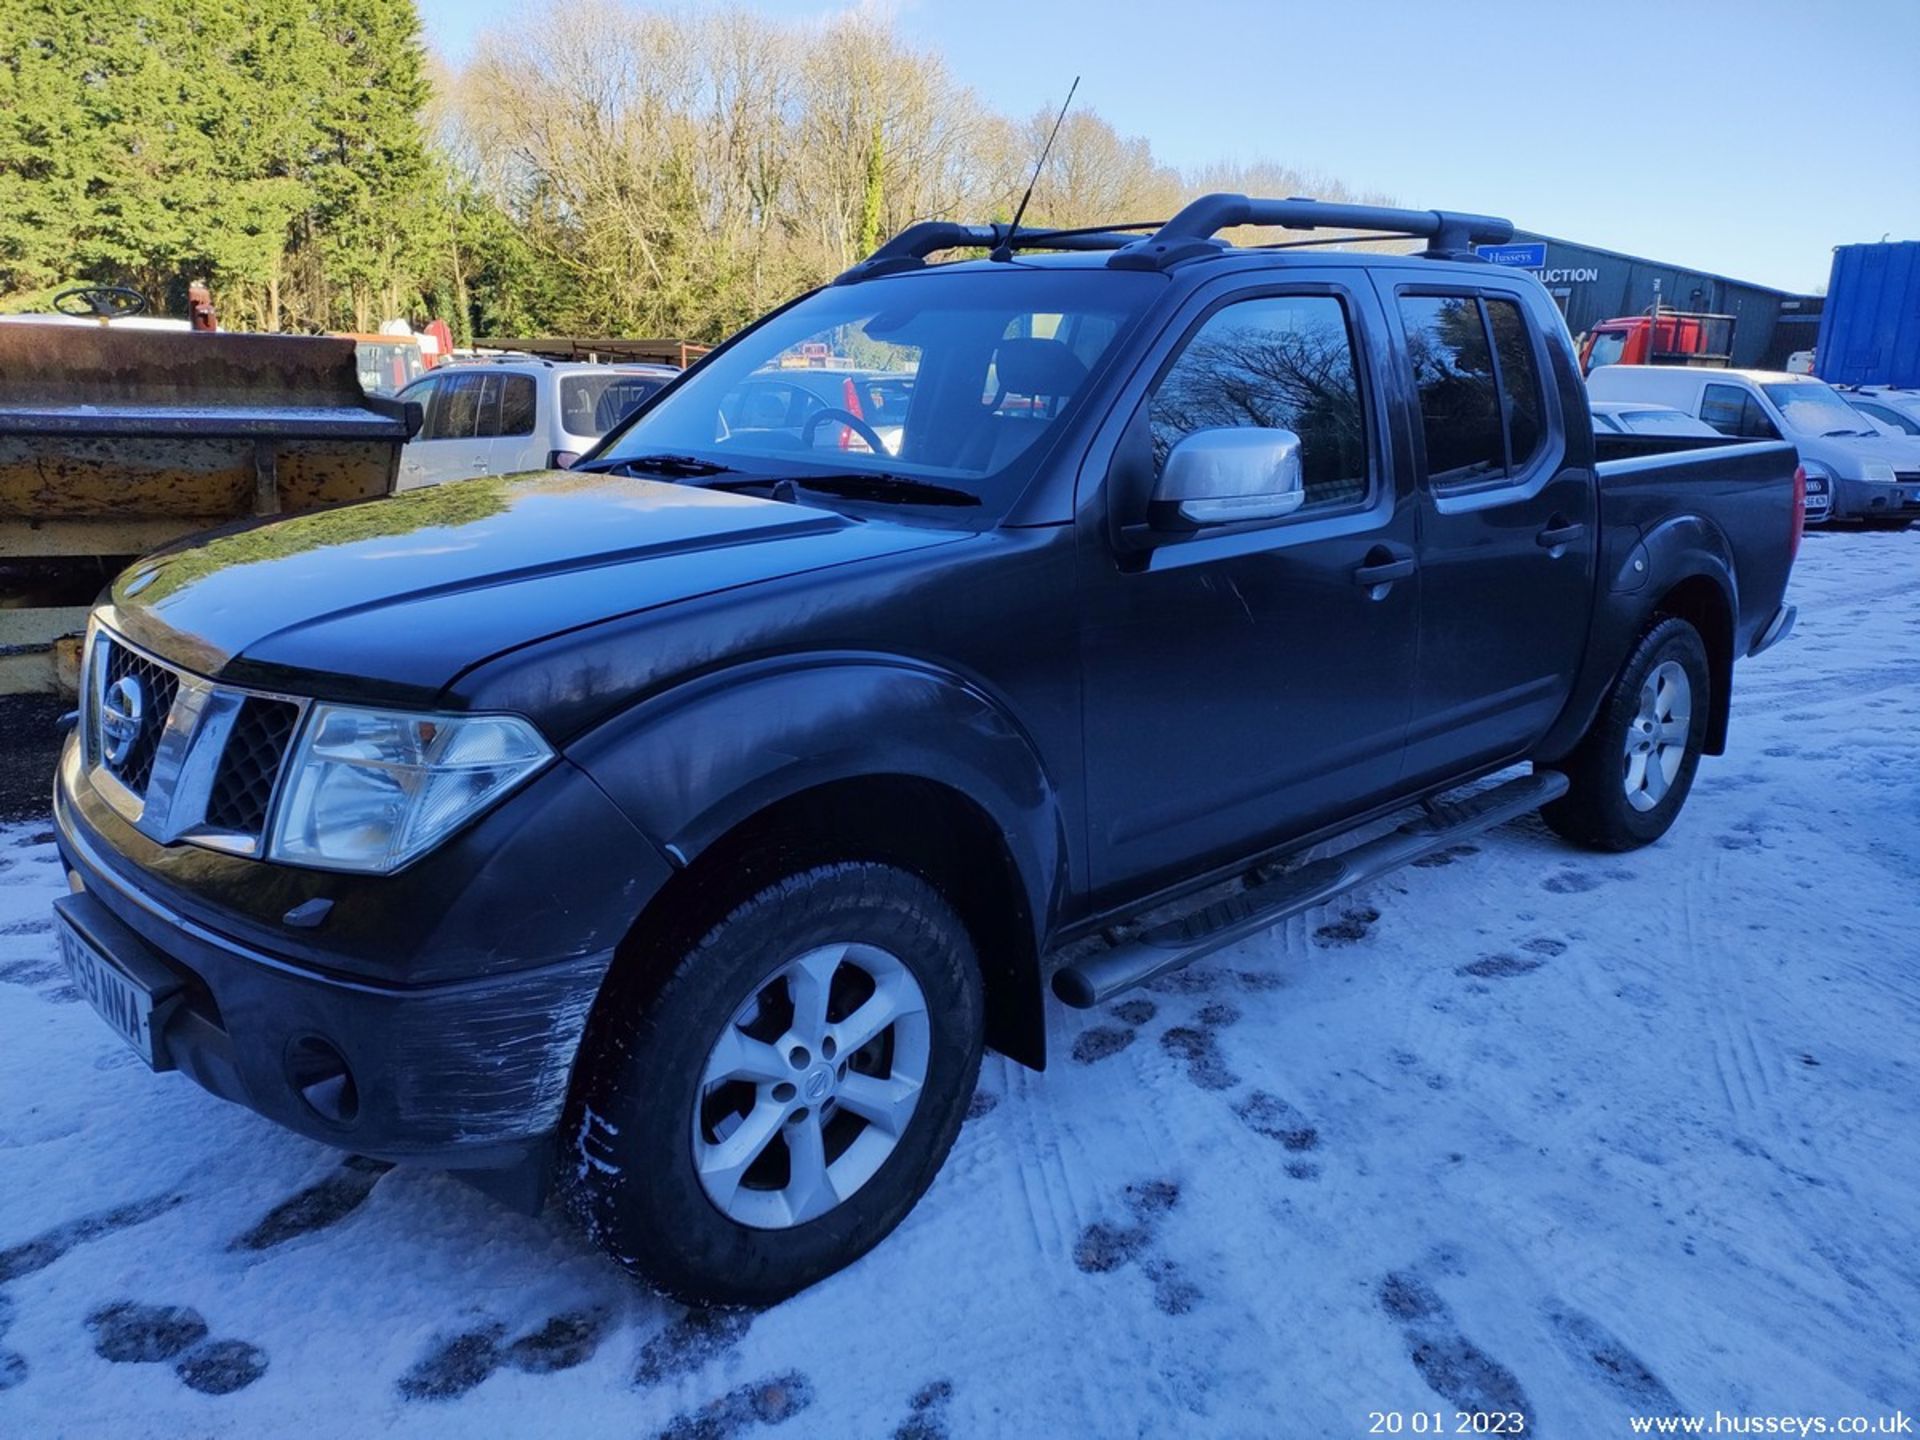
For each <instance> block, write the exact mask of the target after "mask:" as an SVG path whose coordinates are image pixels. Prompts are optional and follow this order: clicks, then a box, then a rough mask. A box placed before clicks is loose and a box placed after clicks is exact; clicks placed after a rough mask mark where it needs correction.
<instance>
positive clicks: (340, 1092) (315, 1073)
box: [287, 1035, 360, 1125]
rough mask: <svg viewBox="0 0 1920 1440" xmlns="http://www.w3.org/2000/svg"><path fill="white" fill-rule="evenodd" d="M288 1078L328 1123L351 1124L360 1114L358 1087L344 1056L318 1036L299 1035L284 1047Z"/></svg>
mask: <svg viewBox="0 0 1920 1440" xmlns="http://www.w3.org/2000/svg"><path fill="white" fill-rule="evenodd" d="M287 1081H288V1083H289V1084H291V1085H292V1086H293V1091H294V1094H296V1095H298V1096H299V1097H300V1099H301V1100H302V1101H303V1102H304V1103H305V1105H306V1107H307V1108H308V1109H309V1110H311V1111H312V1112H313V1113H314V1114H315V1115H318V1116H319V1117H320V1118H321V1119H322V1120H324V1121H326V1122H327V1123H328V1124H329V1125H351V1124H353V1122H354V1121H355V1120H357V1119H358V1118H359V1117H360V1087H359V1086H358V1085H357V1084H355V1083H354V1079H353V1071H352V1070H351V1069H350V1068H349V1067H348V1065H347V1057H346V1056H344V1055H342V1054H341V1053H340V1052H339V1051H338V1050H337V1049H335V1048H334V1047H333V1045H332V1044H330V1043H329V1042H328V1041H325V1040H323V1039H321V1038H320V1037H319V1036H318V1035H302V1036H301V1037H300V1038H299V1039H298V1040H295V1041H294V1042H293V1043H292V1044H291V1045H289V1046H288V1047H287Z"/></svg>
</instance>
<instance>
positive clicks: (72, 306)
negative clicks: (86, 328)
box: [53, 285, 147, 320]
mask: <svg viewBox="0 0 1920 1440" xmlns="http://www.w3.org/2000/svg"><path fill="white" fill-rule="evenodd" d="M53 308H54V309H55V310H56V311H58V312H59V313H60V314H62V315H71V316H73V317H74V318H76V319H80V320H127V319H131V318H132V317H133V316H135V315H144V314H146V313H147V297H146V296H144V295H142V294H141V293H140V292H139V291H138V290H135V289H133V288H132V287H131V286H128V285H76V286H74V287H73V288H72V289H71V290H62V291H61V292H60V293H59V294H58V295H56V296H54V297H53Z"/></svg>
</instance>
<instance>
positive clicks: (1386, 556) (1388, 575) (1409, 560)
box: [1353, 545, 1418, 600]
mask: <svg viewBox="0 0 1920 1440" xmlns="http://www.w3.org/2000/svg"><path fill="white" fill-rule="evenodd" d="M1417 568H1418V566H1417V565H1415V563H1414V559H1413V556H1411V555H1399V554H1395V553H1394V552H1393V551H1392V550H1390V549H1388V548H1387V547H1386V546H1385V545H1376V546H1374V547H1373V548H1372V549H1371V550H1369V551H1368V552H1367V558H1366V560H1365V562H1364V563H1363V564H1361V565H1359V566H1358V567H1357V568H1356V569H1355V570H1354V572H1353V583H1354V584H1356V585H1359V586H1361V587H1362V588H1364V589H1365V590H1366V592H1367V598H1368V599H1369V600H1383V599H1385V598H1386V594H1387V591H1388V589H1389V588H1391V587H1392V585H1393V582H1394V581H1396V580H1405V579H1406V578H1407V577H1408V576H1410V575H1412V574H1413V572H1414V571H1415V570H1416V569H1417Z"/></svg>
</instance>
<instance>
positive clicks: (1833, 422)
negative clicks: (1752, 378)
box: [1760, 380, 1879, 435]
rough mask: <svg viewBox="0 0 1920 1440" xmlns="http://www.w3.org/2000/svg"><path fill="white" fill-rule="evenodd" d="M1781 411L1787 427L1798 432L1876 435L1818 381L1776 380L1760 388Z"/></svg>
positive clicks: (1850, 408)
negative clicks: (1791, 382)
mask: <svg viewBox="0 0 1920 1440" xmlns="http://www.w3.org/2000/svg"><path fill="white" fill-rule="evenodd" d="M1760 388H1761V389H1762V390H1764V391H1765V392H1766V395H1767V398H1768V399H1769V400H1771V401H1773V403H1774V406H1775V407H1776V408H1777V409H1778V410H1779V411H1780V418H1781V419H1782V420H1784V421H1786V422H1787V429H1789V430H1792V431H1795V432H1797V433H1799V434H1801V435H1876V434H1878V433H1879V432H1878V431H1876V430H1875V429H1874V428H1873V427H1872V426H1871V425H1869V424H1867V421H1866V417H1865V416H1863V415H1861V414H1860V412H1859V411H1857V410H1855V409H1854V408H1853V407H1852V406H1851V405H1849V404H1847V402H1846V401H1844V400H1842V399H1841V398H1840V396H1839V395H1838V394H1837V393H1836V392H1835V391H1834V390H1832V389H1830V388H1829V387H1827V386H1825V385H1822V384H1821V383H1820V382H1819V381H1818V380H1801V381H1796V382H1795V383H1793V384H1787V383H1785V382H1782V381H1776V382H1775V383H1774V384H1771V385H1762V386H1761V387H1760Z"/></svg>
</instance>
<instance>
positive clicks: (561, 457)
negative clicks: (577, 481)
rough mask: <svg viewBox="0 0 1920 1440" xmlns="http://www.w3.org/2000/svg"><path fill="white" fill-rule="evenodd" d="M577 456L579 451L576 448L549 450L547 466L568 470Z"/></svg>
mask: <svg viewBox="0 0 1920 1440" xmlns="http://www.w3.org/2000/svg"><path fill="white" fill-rule="evenodd" d="M579 458H580V452H579V451H578V450H549V451H548V452H547V468H548V469H549V470H569V469H572V468H573V462H574V461H576V460H578V459H579Z"/></svg>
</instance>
